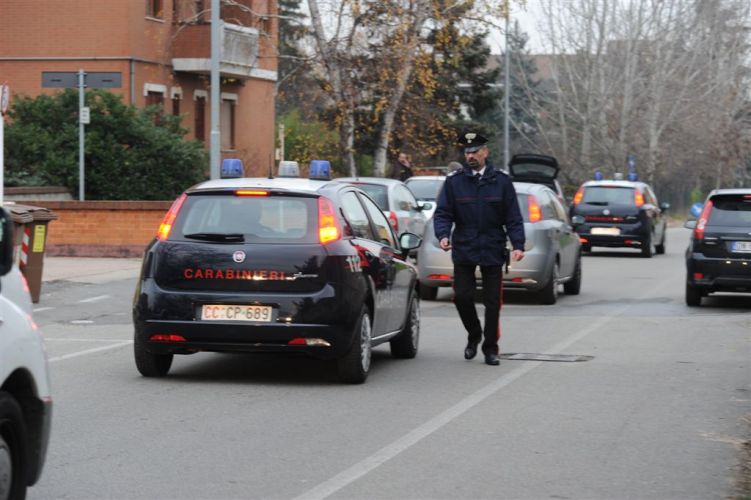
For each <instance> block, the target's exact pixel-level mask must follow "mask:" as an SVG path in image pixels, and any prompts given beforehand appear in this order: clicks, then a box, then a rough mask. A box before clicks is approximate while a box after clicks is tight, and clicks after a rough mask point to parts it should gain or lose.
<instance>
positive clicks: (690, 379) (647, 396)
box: [28, 228, 751, 500]
mask: <svg viewBox="0 0 751 500" xmlns="http://www.w3.org/2000/svg"><path fill="white" fill-rule="evenodd" d="M687 241H688V231H687V230H684V229H677V228H676V229H671V230H670V232H669V240H668V244H667V248H668V252H667V254H666V255H659V256H655V257H654V258H652V259H643V258H641V257H639V255H638V253H637V252H635V251H616V250H599V249H595V253H594V254H592V255H588V256H586V257H584V264H583V273H584V274H583V282H582V291H581V294H580V295H578V296H565V295H562V296H561V298H560V300H559V301H558V303H557V304H556V305H554V306H542V305H537V304H536V303H534V301H532V300H530V299H529V298H528V297H526V296H524V295H522V294H506V296H505V301H504V306H503V312H502V320H501V321H502V340H501V351H502V353H504V354H512V353H522V354H579V355H584V356H590V357H591V359H590V360H588V361H580V362H554V361H530V360H502V362H501V365H500V366H499V367H490V366H486V365H485V364H483V363H482V361H481V356H480V357H478V358H477V359H475V360H473V361H470V362H468V361H465V360H464V359H463V357H462V351H463V348H464V343H465V334H464V332H463V329H462V327H461V323H460V321H459V318H458V316H457V313H456V311H455V309H454V307H453V304H452V303H451V292H450V290H448V289H444V290H441V292H440V293H439V296H438V300H436V301H423V302H422V306H421V310H422V332H421V342H420V352H419V354H418V356H417V358H416V359H414V360H396V359H392V358H391V356H390V354H389V351H388V346H383V347H379V348H377V349H376V352H375V353H374V359H373V366H372V372H371V374H370V378H369V379H368V381H367V382H366V383H365V384H364V385H360V386H348V385H342V384H340V383H339V382H338V381H337V377H336V369H335V367H334V366H333V365H332V364H330V363H324V362H321V361H317V360H312V359H306V358H294V357H285V356H280V355H239V354H234V355H228V354H213V353H199V354H195V355H192V356H180V357H176V359H175V362H174V364H173V368H172V371H171V372H170V375H169V376H168V377H166V378H164V379H146V378H143V377H141V376H140V375H139V374H138V372H137V371H136V368H135V365H134V362H133V356H132V343H131V339H132V325H131V319H130V307H131V301H132V297H133V292H134V286H135V281H136V276H137V271H138V261H136V260H133V259H114V260H113V259H109V260H108V259H100V260H85V259H82V260H80V261H75V260H74V261H70V259H58V260H55V259H48V260H47V261H45V282H44V284H43V288H42V297H41V300H40V302H39V304H36V305H35V319H36V321H37V322H38V323H39V325H40V327H41V329H42V331H43V334H44V336H45V339H46V345H47V349H48V355H49V361H50V370H51V377H52V388H53V397H54V404H55V407H54V418H53V428H52V438H51V443H50V449H49V454H48V457H47V464H46V466H45V470H44V473H43V475H42V478H41V480H40V482H39V483H38V484H37V485H36V486H34V487H33V488H31V489H30V490H29V495H28V497H29V498H30V499H76V500H81V499H103V498H111V499H166V498H180V499H230V498H232V499H235V498H238V499H239V498H243V499H244V498H379V499H380V498H383V499H401V498H509V499H516V498H518V499H543V498H557V499H566V498H577V499H578V498H597V499H599V498H612V499H634V498H650V499H666V498H675V499H694V498H695V499H711V498H717V499H722V498H727V497H728V496H729V495H732V494H733V493H734V481H735V479H736V474H737V469H738V459H739V453H738V447H739V444H740V443H741V442H742V440H743V439H747V438H748V431H749V422H748V420H749V418H751V392H750V389H751V387H750V385H749V384H750V382H751V347H750V346H751V344H750V343H749V341H750V340H751V314H749V310H751V296H740V295H736V296H732V295H728V296H725V297H721V298H714V297H713V298H710V299H709V300H707V301H705V305H704V306H703V307H701V308H688V307H687V306H686V305H685V304H684V301H683V283H684V279H685V268H684V263H683V252H684V249H685V247H686V244H687ZM477 307H478V309H480V310H481V309H482V305H481V304H479V303H478V304H477Z"/></svg>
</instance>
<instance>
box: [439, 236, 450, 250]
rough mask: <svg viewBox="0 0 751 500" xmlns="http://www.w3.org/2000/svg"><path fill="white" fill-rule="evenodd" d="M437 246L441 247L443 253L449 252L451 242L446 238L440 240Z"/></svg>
mask: <svg viewBox="0 0 751 500" xmlns="http://www.w3.org/2000/svg"><path fill="white" fill-rule="evenodd" d="M438 244H439V245H440V246H441V248H442V249H443V251H444V252H448V251H449V250H451V242H450V241H449V239H448V238H441V241H439V242H438Z"/></svg>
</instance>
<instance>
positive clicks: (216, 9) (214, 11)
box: [209, 0, 223, 179]
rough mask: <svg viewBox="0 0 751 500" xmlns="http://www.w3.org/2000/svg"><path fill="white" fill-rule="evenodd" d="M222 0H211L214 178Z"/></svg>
mask: <svg viewBox="0 0 751 500" xmlns="http://www.w3.org/2000/svg"><path fill="white" fill-rule="evenodd" d="M222 29H223V26H222V21H221V15H220V1H219V0H211V141H210V146H209V147H210V148H211V150H210V151H209V162H210V165H209V167H210V172H211V178H212V179H218V178H219V156H220V152H221V145H222V144H221V137H220V132H219V90H220V89H219V85H220V83H219V58H220V57H221V49H222V48H221V42H222V37H221V30H222Z"/></svg>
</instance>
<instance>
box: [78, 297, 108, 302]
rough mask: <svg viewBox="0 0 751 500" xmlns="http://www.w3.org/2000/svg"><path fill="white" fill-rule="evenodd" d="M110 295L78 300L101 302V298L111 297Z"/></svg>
mask: <svg viewBox="0 0 751 500" xmlns="http://www.w3.org/2000/svg"><path fill="white" fill-rule="evenodd" d="M109 298H110V296H109V295H97V296H96V297H90V298H88V299H82V300H79V301H78V302H99V301H100V300H104V299H109Z"/></svg>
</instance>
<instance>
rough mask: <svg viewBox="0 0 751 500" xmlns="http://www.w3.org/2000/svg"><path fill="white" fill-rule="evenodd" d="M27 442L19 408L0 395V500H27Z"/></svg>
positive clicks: (16, 403) (3, 394)
mask: <svg viewBox="0 0 751 500" xmlns="http://www.w3.org/2000/svg"><path fill="white" fill-rule="evenodd" d="M28 439H29V438H28V435H27V431H26V423H25V422H24V419H23V413H22V411H21V407H20V406H19V405H18V402H17V401H16V400H15V398H13V396H11V395H10V394H8V393H7V392H5V391H0V498H9V499H23V498H26V486H27V485H26V481H27V478H28V474H29V455H28V442H29V441H28Z"/></svg>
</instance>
